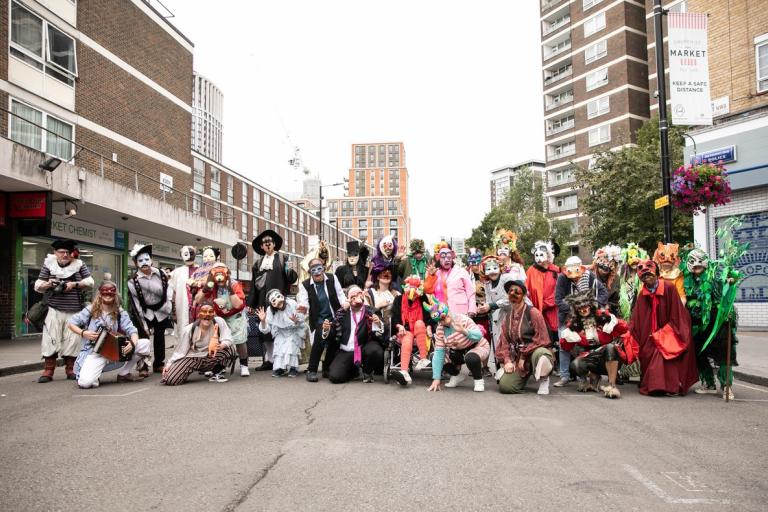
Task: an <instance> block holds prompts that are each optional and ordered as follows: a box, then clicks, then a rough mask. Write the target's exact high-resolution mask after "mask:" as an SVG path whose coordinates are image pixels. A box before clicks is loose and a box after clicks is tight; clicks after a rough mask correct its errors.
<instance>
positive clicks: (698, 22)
mask: <svg viewBox="0 0 768 512" xmlns="http://www.w3.org/2000/svg"><path fill="white" fill-rule="evenodd" d="M667 23H668V29H669V30H668V34H669V40H668V46H669V90H670V99H671V100H672V123H673V124H676V125H699V126H702V125H706V126H711V125H712V101H711V99H710V97H709V52H708V50H707V15H706V14H701V13H695V12H670V13H668V14H667Z"/></svg>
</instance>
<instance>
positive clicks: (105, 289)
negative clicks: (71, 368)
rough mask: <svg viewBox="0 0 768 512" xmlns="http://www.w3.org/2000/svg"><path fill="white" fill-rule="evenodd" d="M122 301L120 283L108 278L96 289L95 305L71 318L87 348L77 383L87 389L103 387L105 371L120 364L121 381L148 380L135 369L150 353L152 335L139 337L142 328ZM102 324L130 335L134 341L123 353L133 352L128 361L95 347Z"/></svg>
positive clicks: (77, 367) (80, 361) (77, 364)
mask: <svg viewBox="0 0 768 512" xmlns="http://www.w3.org/2000/svg"><path fill="white" fill-rule="evenodd" d="M121 302H122V301H121V300H120V295H119V294H118V293H117V285H116V284H115V283H113V282H112V281H104V282H102V283H101V285H99V289H98V290H96V294H95V295H94V297H93V302H92V303H91V305H90V306H86V307H85V308H83V310H82V311H80V312H79V313H77V314H76V315H74V316H72V318H70V319H69V323H68V324H67V327H68V328H69V330H70V331H72V332H74V333H75V334H77V335H78V336H80V337H81V338H82V339H83V348H82V350H81V351H80V354H79V355H78V357H77V360H76V361H75V376H76V378H77V385H78V386H80V387H81V388H83V389H86V388H97V387H99V378H100V377H101V374H102V373H103V372H108V371H111V370H116V369H117V368H120V371H118V372H117V382H140V381H142V380H144V378H143V377H140V376H138V375H133V374H132V373H131V372H132V371H133V369H134V368H136V364H137V363H138V362H139V361H141V360H143V359H146V358H148V357H149V355H150V352H151V346H150V343H149V340H148V339H146V338H142V339H139V334H138V330H137V329H136V327H135V326H134V325H133V323H132V322H131V318H130V316H129V315H128V312H127V311H125V310H124V309H123V308H121V307H120V303H121ZM101 328H103V329H107V330H108V331H110V332H115V333H120V334H123V335H125V336H128V337H129V338H130V343H129V344H128V345H126V346H125V347H123V353H122V355H123V356H124V357H125V356H128V355H129V354H132V355H131V358H130V359H129V360H128V361H125V362H124V363H123V362H120V361H111V360H110V359H107V358H106V357H104V356H102V355H101V354H97V353H96V352H94V351H93V347H94V344H95V342H96V340H97V339H98V338H99V329H101Z"/></svg>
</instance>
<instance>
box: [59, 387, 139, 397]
mask: <svg viewBox="0 0 768 512" xmlns="http://www.w3.org/2000/svg"><path fill="white" fill-rule="evenodd" d="M148 389H149V388H141V389H135V390H133V391H129V392H128V393H124V394H122V395H87V394H85V393H81V394H79V395H72V396H84V397H94V398H95V397H107V398H119V397H124V396H130V395H135V394H136V393H141V392H142V391H146V390H148Z"/></svg>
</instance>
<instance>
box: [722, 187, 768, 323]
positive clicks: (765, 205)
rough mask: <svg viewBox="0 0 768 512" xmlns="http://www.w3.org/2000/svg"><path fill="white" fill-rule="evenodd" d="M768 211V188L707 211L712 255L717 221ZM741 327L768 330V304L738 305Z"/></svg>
mask: <svg viewBox="0 0 768 512" xmlns="http://www.w3.org/2000/svg"><path fill="white" fill-rule="evenodd" d="M766 209H768V187H760V188H753V189H748V190H738V191H736V192H734V193H733V195H732V198H731V202H730V203H728V204H726V205H723V206H719V207H717V208H709V209H708V210H707V231H708V233H707V235H708V238H709V247H710V254H711V253H713V252H714V247H715V236H716V234H715V219H717V218H720V217H729V216H731V215H743V214H745V213H752V212H760V211H765V210H766ZM736 310H737V311H738V313H739V325H740V326H741V327H755V328H760V329H766V328H768V303H738V302H737V303H736Z"/></svg>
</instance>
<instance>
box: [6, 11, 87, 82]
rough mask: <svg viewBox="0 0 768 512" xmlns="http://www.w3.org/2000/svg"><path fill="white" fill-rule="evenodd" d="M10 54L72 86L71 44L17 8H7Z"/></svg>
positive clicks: (74, 74)
mask: <svg viewBox="0 0 768 512" xmlns="http://www.w3.org/2000/svg"><path fill="white" fill-rule="evenodd" d="M10 53H11V55H13V56H14V57H16V58H17V59H19V60H21V61H22V62H25V63H27V64H29V65H30V66H33V67H35V68H37V69H39V70H40V71H43V72H45V74H47V75H48V76H51V77H53V78H55V79H57V80H59V81H61V82H64V83H65V84H67V85H70V86H73V87H74V85H75V78H76V77H77V58H76V51H75V40H74V39H72V38H71V37H69V36H68V35H67V34H65V33H64V32H62V31H61V30H59V29H58V28H56V27H55V26H53V25H51V24H49V23H48V22H47V21H45V20H44V19H42V18H40V17H38V16H37V15H35V14H34V13H32V12H31V11H29V10H27V9H25V8H24V7H22V6H21V5H20V4H18V3H16V2H13V3H12V6H11V44H10Z"/></svg>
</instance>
